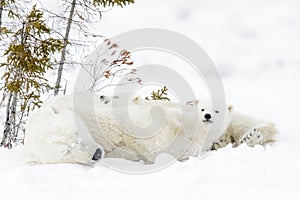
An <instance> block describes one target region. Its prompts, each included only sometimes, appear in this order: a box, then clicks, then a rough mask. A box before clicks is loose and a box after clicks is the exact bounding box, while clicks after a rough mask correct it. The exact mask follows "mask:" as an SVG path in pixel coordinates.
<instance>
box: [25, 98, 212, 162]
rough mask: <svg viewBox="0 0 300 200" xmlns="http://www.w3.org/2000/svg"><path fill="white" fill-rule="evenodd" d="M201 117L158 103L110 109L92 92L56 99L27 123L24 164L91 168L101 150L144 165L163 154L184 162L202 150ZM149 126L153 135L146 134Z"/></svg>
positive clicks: (183, 108)
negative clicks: (141, 161)
mask: <svg viewBox="0 0 300 200" xmlns="http://www.w3.org/2000/svg"><path fill="white" fill-rule="evenodd" d="M161 104H162V105H163V106H161V107H157V105H161ZM74 105H75V106H74ZM161 108H163V109H161ZM128 113H129V115H128ZM200 119H202V118H201V116H199V112H198V110H197V107H195V106H180V105H179V104H174V103H169V104H168V103H167V104H166V103H160V102H157V103H155V104H142V105H141V104H135V103H131V105H128V106H119V107H118V106H117V107H116V108H114V109H112V107H111V106H110V105H108V104H104V103H102V102H101V101H100V100H99V98H98V97H97V96H94V95H92V94H82V93H79V94H76V95H75V94H74V95H66V96H63V97H55V98H54V99H53V100H51V101H50V102H48V103H46V104H45V105H44V106H43V107H42V108H40V109H39V110H38V111H36V112H35V113H34V114H33V115H32V116H31V117H30V119H29V120H28V122H27V127H26V138H25V147H24V153H25V161H26V162H27V163H33V164H34V163H36V164H43V163H82V164H92V163H93V162H94V160H97V159H98V157H97V155H98V154H99V151H100V152H103V154H104V153H105V154H106V155H105V157H122V158H126V159H129V160H133V161H139V160H143V161H144V162H145V163H152V162H154V160H155V158H156V156H157V155H158V154H159V153H161V152H166V153H169V154H171V155H173V156H174V157H175V158H177V159H178V160H184V159H187V158H188V157H190V156H193V155H197V154H198V153H199V151H201V150H202V149H201V148H199V146H201V145H202V143H203V141H204V140H205V138H206V136H207V135H206V133H207V131H206V130H207V128H208V127H209V125H208V123H206V122H203V121H202V120H200ZM149 125H152V126H150V127H152V128H153V129H150V130H151V131H150V132H153V130H154V132H155V134H152V135H151V134H150V135H149V134H148V133H147V131H145V130H149V129H145V127H148V126H149ZM141 130H143V131H141ZM141 134H142V135H141ZM215 137H218V135H216V136H215ZM95 153H96V159H94V160H93V159H92V158H93V157H94V156H95ZM100 154H101V153H100ZM103 154H102V156H103Z"/></svg>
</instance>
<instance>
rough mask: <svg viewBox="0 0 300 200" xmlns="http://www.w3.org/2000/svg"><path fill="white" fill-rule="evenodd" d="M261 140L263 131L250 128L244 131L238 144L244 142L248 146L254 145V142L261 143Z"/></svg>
mask: <svg viewBox="0 0 300 200" xmlns="http://www.w3.org/2000/svg"><path fill="white" fill-rule="evenodd" d="M263 141H264V138H263V133H262V131H261V130H260V128H252V129H250V130H249V131H247V132H246V134H245V135H244V136H243V137H242V139H241V140H240V142H239V144H242V143H246V144H247V145H248V146H250V147H254V146H255V145H256V144H262V143H263ZM239 144H238V145H239Z"/></svg>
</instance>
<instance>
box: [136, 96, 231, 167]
mask: <svg viewBox="0 0 300 200" xmlns="http://www.w3.org/2000/svg"><path fill="white" fill-rule="evenodd" d="M131 102H132V103H133V104H137V105H151V106H163V107H166V108H172V109H176V110H180V111H181V112H180V113H177V115H178V116H177V117H176V118H177V119H180V120H179V121H180V122H181V123H182V129H181V134H180V136H181V137H179V138H178V139H179V140H182V141H188V143H190V145H189V147H188V148H187V149H185V150H184V153H183V154H182V155H181V156H179V157H177V160H179V161H181V160H186V159H188V158H189V157H192V156H199V155H200V154H201V153H203V152H206V151H208V150H210V149H211V146H212V145H213V143H214V142H215V141H216V140H217V139H218V138H219V136H220V135H221V134H222V133H224V131H225V130H226V128H227V126H228V125H229V123H230V121H231V114H232V110H233V107H232V106H225V109H223V110H222V109H221V105H222V104H221V103H220V102H218V101H217V102H216V105H215V106H216V107H217V108H213V106H212V104H211V103H210V101H208V100H204V101H199V100H198V99H195V100H193V101H190V102H187V103H186V105H184V106H183V105H180V104H178V103H175V102H169V101H160V100H155V101H149V100H143V99H142V98H141V97H140V96H135V97H133V98H132V101H131ZM195 109H196V112H197V114H196V115H192V114H191V113H193V112H191V110H193V111H194V112H195ZM210 113H213V114H210ZM197 122H198V125H199V127H198V128H197V131H196V134H191V133H193V130H194V129H193V130H192V128H191V127H193V125H195V124H197ZM210 129H211V130H210ZM181 147H182V145H177V146H174V147H173V149H172V150H173V151H175V152H176V151H183V150H182V149H181ZM168 153H169V152H168ZM171 154H172V155H174V153H171Z"/></svg>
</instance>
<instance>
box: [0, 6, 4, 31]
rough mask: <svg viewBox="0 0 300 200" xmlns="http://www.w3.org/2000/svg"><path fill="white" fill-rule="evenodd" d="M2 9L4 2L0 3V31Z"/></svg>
mask: <svg viewBox="0 0 300 200" xmlns="http://www.w3.org/2000/svg"><path fill="white" fill-rule="evenodd" d="M3 8H4V0H1V1H0V29H1V26H2V13H3Z"/></svg>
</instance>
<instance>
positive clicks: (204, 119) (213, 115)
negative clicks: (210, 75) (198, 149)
mask: <svg viewBox="0 0 300 200" xmlns="http://www.w3.org/2000/svg"><path fill="white" fill-rule="evenodd" d="M187 105H190V106H197V108H198V112H199V116H200V119H199V120H200V123H201V124H202V129H203V130H204V131H207V133H208V134H207V136H206V139H205V144H204V149H205V150H209V149H210V148H211V146H212V145H213V143H214V142H215V141H217V139H218V138H219V137H220V136H221V135H223V134H224V132H225V131H226V129H227V127H228V126H229V123H230V121H231V118H232V112H233V106H231V105H227V106H225V109H224V108H223V109H222V108H221V106H220V105H222V104H218V103H217V104H216V105H213V104H212V102H211V101H210V100H193V101H190V102H187ZM229 139H230V138H229Z"/></svg>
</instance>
